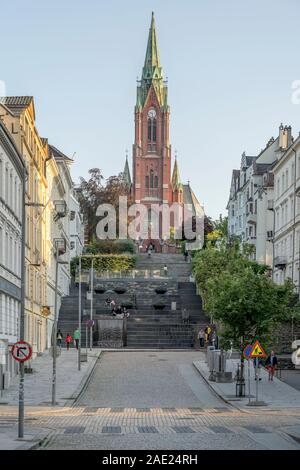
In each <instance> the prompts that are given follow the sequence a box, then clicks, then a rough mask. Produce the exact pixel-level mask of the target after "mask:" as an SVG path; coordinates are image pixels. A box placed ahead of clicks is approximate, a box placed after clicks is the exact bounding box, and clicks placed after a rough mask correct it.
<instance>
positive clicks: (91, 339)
mask: <svg viewBox="0 0 300 470" xmlns="http://www.w3.org/2000/svg"><path fill="white" fill-rule="evenodd" d="M93 294H94V258H92V268H91V312H90V320H91V323H90V351H92V349H93V300H94V299H93Z"/></svg>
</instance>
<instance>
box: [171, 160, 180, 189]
mask: <svg viewBox="0 0 300 470" xmlns="http://www.w3.org/2000/svg"><path fill="white" fill-rule="evenodd" d="M172 187H173V189H174V190H175V189H182V183H181V179H180V174H179V168H178V164H177V158H175V163H174V168H173V174H172Z"/></svg>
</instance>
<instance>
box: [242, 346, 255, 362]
mask: <svg viewBox="0 0 300 470" xmlns="http://www.w3.org/2000/svg"><path fill="white" fill-rule="evenodd" d="M252 349H253V346H252V344H247V346H246V347H245V349H244V351H243V356H244V358H245V359H249V358H250V354H251V352H252Z"/></svg>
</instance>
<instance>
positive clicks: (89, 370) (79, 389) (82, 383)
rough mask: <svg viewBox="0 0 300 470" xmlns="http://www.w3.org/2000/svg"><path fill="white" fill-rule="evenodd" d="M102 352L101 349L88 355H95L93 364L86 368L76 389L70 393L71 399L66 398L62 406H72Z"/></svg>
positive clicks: (88, 379) (84, 386)
mask: <svg viewBox="0 0 300 470" xmlns="http://www.w3.org/2000/svg"><path fill="white" fill-rule="evenodd" d="M101 354H102V350H101V351H98V352H97V353H96V354H93V356H90V357H93V358H94V357H95V358H96V359H95V362H94V364H93V365H92V366H91V367H90V369H88V370H87V373H86V374H85V375H84V376H83V377H82V379H81V382H80V384H79V385H78V387H77V388H76V390H75V391H74V392H73V393H72V396H71V399H68V400H67V401H66V402H65V403H64V404H63V406H70V407H72V406H74V405H75V403H76V401H77V400H78V398H79V396H80V395H81V394H82V393H83V391H84V389H85V388H86V384H87V383H88V382H90V379H91V376H92V374H93V372H94V369H95V367H96V364H97V362H98V360H99V358H100V356H101Z"/></svg>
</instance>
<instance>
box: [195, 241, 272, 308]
mask: <svg viewBox="0 0 300 470" xmlns="http://www.w3.org/2000/svg"><path fill="white" fill-rule="evenodd" d="M246 268H250V269H251V270H252V271H253V272H254V273H265V272H266V271H267V268H268V267H267V266H266V265H261V264H258V263H256V262H255V261H251V260H249V259H248V257H247V256H246V255H245V254H244V252H243V251H241V250H240V245H239V243H238V242H237V241H235V242H233V243H231V244H230V245H228V246H224V245H222V246H221V247H219V248H215V247H213V246H210V247H207V248H206V249H205V250H200V251H198V253H196V255H195V256H194V258H193V273H194V276H195V279H196V282H197V284H198V287H199V289H200V292H201V296H202V298H203V301H204V304H205V307H206V301H207V284H208V281H209V280H210V279H211V278H215V277H219V276H220V275H221V274H223V273H225V272H228V273H229V274H232V275H233V274H239V273H243V272H244V270H245V269H246Z"/></svg>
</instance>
